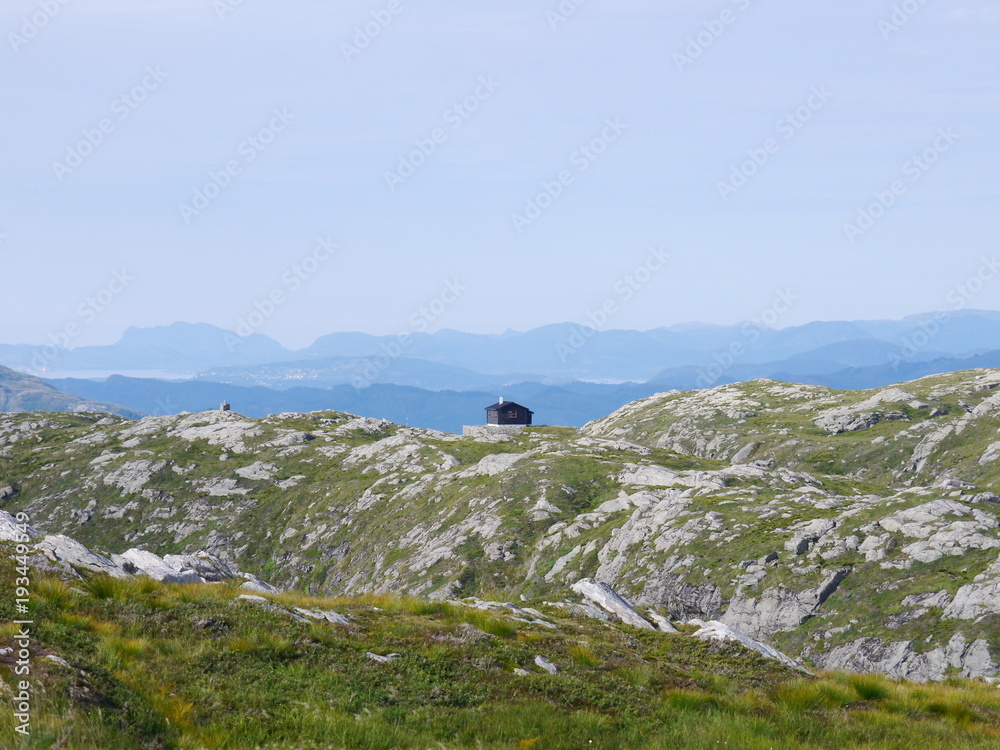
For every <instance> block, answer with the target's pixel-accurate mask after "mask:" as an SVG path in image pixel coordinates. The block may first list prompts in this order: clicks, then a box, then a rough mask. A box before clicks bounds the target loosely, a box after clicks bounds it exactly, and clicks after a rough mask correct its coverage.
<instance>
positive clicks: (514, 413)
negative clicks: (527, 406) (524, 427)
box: [507, 409, 517, 419]
mask: <svg viewBox="0 0 1000 750" xmlns="http://www.w3.org/2000/svg"><path fill="white" fill-rule="evenodd" d="M507 416H509V417H510V418H511V419H517V409H514V410H513V411H511V412H510V413H509V414H508V415H507Z"/></svg>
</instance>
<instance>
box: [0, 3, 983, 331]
mask: <svg viewBox="0 0 1000 750" xmlns="http://www.w3.org/2000/svg"><path fill="white" fill-rule="evenodd" d="M894 8H895V10H894ZM0 31H2V34H3V38H2V39H0V66H2V77H0V87H2V89H0V92H2V101H3V104H4V115H3V117H2V118H0V123H2V124H0V127H2V128H3V132H2V138H0V156H2V161H0V164H2V167H3V171H2V173H0V184H2V200H0V263H2V265H0V268H2V274H3V276H2V287H0V290H2V291H0V341H2V342H6V343H38V342H42V341H45V340H46V338H47V337H48V336H49V335H50V334H52V333H53V332H59V331H64V330H66V327H67V326H75V328H72V330H73V331H74V333H73V336H72V339H73V340H72V343H73V344H75V345H79V344H89V343H107V342H111V341H114V340H116V339H117V338H118V337H119V335H120V334H121V332H122V331H123V330H124V329H125V328H126V327H127V326H129V325H141V326H149V325H160V324H167V323H171V322H173V321H176V320H187V321H192V322H209V323H214V324H216V325H219V326H223V327H226V328H230V329H235V328H237V327H238V326H239V325H240V324H241V321H242V322H243V323H244V325H245V326H249V328H251V329H253V330H256V331H260V332H261V333H266V334H268V335H271V336H274V337H275V338H277V339H279V340H280V341H282V342H283V343H285V344H286V345H290V346H304V345H307V344H309V343H310V342H311V341H312V340H313V339H314V338H315V337H316V336H318V335H321V334H324V333H328V332H332V331H338V330H361V331H369V332H373V333H399V332H402V331H407V330H413V329H415V328H421V327H427V328H431V329H434V328H442V327H444V328H457V329H461V330H467V331H477V332H500V331H503V330H505V329H508V328H515V329H526V328H531V327H535V326H539V325H544V324H547V323H553V322H562V321H571V322H584V321H587V320H588V313H589V312H591V311H593V310H597V309H598V308H600V307H601V306H602V305H606V306H607V309H608V310H609V311H610V314H608V315H607V320H606V321H605V320H604V318H602V317H601V316H597V319H596V320H595V322H596V323H599V324H603V325H606V326H607V327H616V328H641V329H647V328H654V327H658V326H661V325H672V324H676V323H682V322H687V321H693V320H700V321H708V322H719V323H732V322H738V321H741V320H746V319H749V318H752V317H755V316H760V315H761V314H763V313H765V312H767V311H768V310H773V309H775V306H777V308H778V309H780V310H781V313H780V315H771V318H774V319H776V324H777V325H779V326H785V325H791V324H799V323H803V322H807V321H810V320H817V319H857V318H874V317H901V316H903V315H906V314H910V313H915V312H921V311H927V310H935V309H950V308H952V307H954V300H955V299H956V297H955V294H954V291H955V289H956V288H959V287H960V286H961V285H963V284H968V283H969V280H970V279H973V278H974V277H976V276H977V275H978V276H979V277H980V278H982V279H985V280H986V282H985V283H982V284H977V283H975V282H973V288H975V289H976V290H978V289H979V287H982V289H981V291H977V293H975V294H971V295H966V296H962V297H961V298H962V299H963V300H965V299H966V298H967V301H968V304H969V305H970V306H974V307H978V308H998V307H1000V279H998V280H997V281H996V282H993V280H992V276H993V275H995V274H996V273H997V272H996V270H991V269H992V268H993V266H992V264H991V262H990V259H992V258H993V256H994V253H995V252H996V251H997V242H996V240H997V234H998V232H997V230H998V228H1000V212H998V210H997V208H998V200H997V199H998V175H1000V149H998V145H1000V140H998V125H997V124H998V123H1000V95H998V94H1000V91H998V85H997V82H998V73H1000V65H998V63H1000V60H998V58H1000V45H998V44H997V39H998V36H1000V4H998V3H997V2H962V1H958V2H946V1H945V0H936V1H934V0H931V1H927V0H924V2H919V1H918V0H907V1H906V2H901V3H894V2H891V1H890V0H838V1H837V2H832V1H830V2H819V3H815V2H803V1H802V0H713V1H711V2H706V1H704V0H700V1H699V2H694V1H693V0H671V1H667V0H662V1H660V2H654V1H653V0H575V1H574V0H565V1H564V2H562V3H560V2H559V0H540V1H538V2H534V1H533V2H528V1H527V0H502V1H500V0H495V1H494V2H489V1H484V0H479V1H478V2H469V0H434V1H433V2H431V1H430V0H423V1H419V2H418V1H413V0H392V1H389V0H385V1H382V0H379V1H377V2H360V1H359V2H350V3H333V2H328V1H326V0H322V1H321V0H242V2H240V0H141V2H140V1H139V0H4V2H3V4H2V6H0ZM95 144H96V145H95ZM217 186H218V187H217ZM199 193H200V196H201V197H196V195H197V194H199ZM876 194H878V195H879V196H880V198H878V199H877V198H876ZM879 201H880V202H879ZM882 204H886V205H888V208H883V205H882ZM869 209H870V210H869ZM861 211H866V212H867V213H865V214H863V215H859V212H861ZM319 238H330V241H332V242H333V243H336V244H337V247H336V248H335V249H333V250H331V249H329V248H330V247H332V245H330V244H329V241H327V240H324V243H327V244H319V243H318V239H319ZM653 248H662V250H660V251H658V253H654V252H652V249H653ZM668 255H669V257H667V256H668ZM782 295H783V296H782ZM272 296H273V299H271V300H269V299H268V298H269V297H272ZM789 299H791V300H792V303H791V304H788V303H787V300H789ZM258 308H259V309H262V310H263V312H262V313H258V314H257V315H251V313H254V312H255V309H258ZM785 308H788V309H787V311H785V310H784V309H785Z"/></svg>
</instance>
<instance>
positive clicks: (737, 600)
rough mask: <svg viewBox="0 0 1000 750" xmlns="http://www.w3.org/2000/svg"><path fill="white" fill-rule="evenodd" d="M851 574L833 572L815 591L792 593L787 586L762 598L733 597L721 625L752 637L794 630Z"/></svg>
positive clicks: (846, 571)
mask: <svg viewBox="0 0 1000 750" xmlns="http://www.w3.org/2000/svg"><path fill="white" fill-rule="evenodd" d="M849 572H850V571H849V570H848V569H846V568H844V569H841V570H838V571H836V572H835V573H831V574H830V575H828V576H827V577H826V579H825V580H824V581H823V582H822V583H821V584H820V585H819V586H818V587H817V588H815V589H810V590H806V591H793V590H791V589H788V588H785V587H784V586H777V587H775V588H769V589H767V590H766V591H764V593H763V594H761V596H760V597H759V598H746V597H743V596H742V595H739V594H738V595H737V596H735V597H733V599H732V601H731V602H730V604H729V608H728V609H727V610H726V614H725V615H723V617H722V622H724V623H726V624H727V625H731V626H732V627H734V628H736V629H737V630H740V631H741V632H744V633H746V634H747V635H749V636H751V637H753V638H766V637H768V636H771V635H774V634H775V633H780V632H786V631H790V630H794V629H795V628H797V627H798V626H799V625H801V624H802V623H804V622H805V621H806V620H808V619H809V618H811V617H813V616H815V615H816V613H817V612H818V610H819V608H820V607H821V606H822V605H823V603H824V602H825V601H826V600H827V599H828V598H829V597H830V595H831V594H833V592H834V591H836V590H837V587H838V586H840V584H841V582H842V581H843V580H844V579H845V578H846V577H847V575H848V573H849Z"/></svg>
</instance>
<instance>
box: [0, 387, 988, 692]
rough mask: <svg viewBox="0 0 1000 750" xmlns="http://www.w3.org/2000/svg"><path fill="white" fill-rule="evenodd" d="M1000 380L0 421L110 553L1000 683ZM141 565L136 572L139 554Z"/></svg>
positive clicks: (13, 471)
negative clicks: (559, 414)
mask: <svg viewBox="0 0 1000 750" xmlns="http://www.w3.org/2000/svg"><path fill="white" fill-rule="evenodd" d="M998 408H1000V371H989V370H978V371H968V372H963V373H954V374H950V375H942V376H933V377H928V378H924V379H922V380H919V381H914V382H911V383H906V384H901V385H898V386H894V387H890V388H886V389H883V390H879V391H864V392H839V391H832V390H830V389H827V388H822V387H816V386H802V385H789V384H785V383H778V382H774V381H754V382H750V383H744V384H737V385H729V386H722V387H719V388H715V389H712V390H708V391H700V392H689V393H682V392H670V393H664V394H658V395H656V396H653V397H651V398H648V399H645V400H642V401H639V402H636V403H633V404H630V405H629V406H627V407H625V408H623V409H621V410H620V411H618V412H616V413H615V414H612V415H611V416H609V417H607V418H605V419H602V420H599V421H597V422H592V423H590V424H588V425H587V426H586V427H585V428H584V429H583V430H581V431H577V430H573V429H569V428H555V427H536V428H531V429H529V430H527V431H525V432H524V433H523V434H522V435H519V436H495V437H492V438H491V437H480V438H462V437H458V436H456V435H452V434H448V433H441V432H433V431H426V430H417V429H410V428H404V427H401V426H398V425H394V424H390V423H387V422H383V421H378V420H372V419H365V418H358V417H354V416H351V415H347V414H340V413H334V412H316V413H310V414H283V415H275V416H271V417H268V418H266V419H260V420H251V419H247V418H244V417H242V416H240V415H238V414H234V413H225V412H205V413H201V414H181V415H176V416H168V417H150V418H146V419H143V420H141V421H138V422H134V421H129V420H126V419H123V418H119V417H114V416H107V415H92V414H46V415H40V414H23V415H4V416H2V417H0V502H2V506H0V507H2V508H3V509H4V510H7V511H9V512H12V513H13V512H18V511H23V512H25V513H26V514H27V515H28V516H29V517H30V519H31V523H32V524H33V526H34V527H36V528H37V529H38V530H39V531H40V532H42V533H44V534H47V535H59V534H63V535H66V536H67V537H71V538H73V539H76V540H79V541H80V542H81V543H82V544H85V545H87V547H89V548H91V549H93V550H94V551H95V552H97V553H100V554H102V555H103V556H104V557H105V558H106V559H109V560H111V559H112V558H111V557H110V554H111V553H112V552H116V551H119V550H122V549H124V548H126V547H133V548H136V549H137V550H140V551H148V552H153V553H156V554H157V555H159V556H162V557H163V559H167V558H166V557H165V556H167V555H177V556H183V555H191V554H194V553H196V552H199V551H204V552H205V553H207V554H208V555H211V556H214V558H217V559H218V561H219V562H220V563H221V564H223V565H226V566H231V567H232V568H234V569H239V570H243V571H246V572H247V573H249V574H253V575H255V576H258V577H259V578H260V579H263V580H264V581H267V582H269V583H271V584H273V585H275V586H278V587H281V588H289V589H291V588H295V589H303V590H308V591H310V592H312V593H315V594H335V595H341V594H350V595H359V594H370V593H385V592H394V593H401V594H407V595H412V596H420V597H424V598H432V599H439V600H450V599H457V598H462V597H469V596H476V597H480V598H482V599H489V600H495V601H506V602H511V601H513V602H519V601H521V597H524V599H526V600H528V601H530V602H532V603H534V602H546V601H549V602H561V601H567V600H572V601H574V602H579V601H580V599H581V597H580V594H579V592H574V591H573V589H572V587H573V586H574V584H577V585H579V584H580V582H581V581H584V580H586V579H594V580H595V581H596V582H600V583H604V584H607V585H609V586H611V587H612V588H613V589H614V590H615V591H617V592H618V593H619V594H621V595H622V596H623V597H625V598H626V599H627V600H628V601H629V602H631V604H632V605H634V606H635V608H636V609H637V610H638V611H639V612H641V613H643V617H644V618H645V619H648V620H649V621H651V622H656V623H658V622H659V621H661V620H662V621H663V622H665V623H667V624H669V622H673V623H674V624H678V623H685V622H689V621H692V620H701V621H713V620H714V621H719V622H720V623H721V624H722V625H724V626H728V627H729V628H733V629H735V630H736V631H739V632H740V633H742V634H744V635H745V636H747V637H750V638H753V639H757V640H759V641H765V642H767V643H769V644H771V645H772V646H774V647H776V648H777V649H779V650H780V651H782V652H784V653H786V654H788V655H790V656H791V657H794V658H795V659H797V660H799V661H801V662H802V663H803V664H805V665H806V666H807V667H810V668H817V669H827V670H828V669H839V668H843V669H849V670H858V671H876V672H882V673H885V674H887V675H890V676H893V677H905V678H909V679H913V680H920V681H923V680H940V679H943V678H946V677H949V676H952V675H956V676H965V677H985V678H995V677H1000V666H998V663H997V661H998V659H1000V651H998V649H1000V630H998V623H1000V619H998V616H1000V521H998V518H997V516H998V511H1000V506H998V503H1000V497H998V496H997V495H996V494H994V493H995V492H996V491H997V490H998V486H1000V463H998V459H1000V419H998V414H997V410H998ZM134 556H135V555H133V557H134Z"/></svg>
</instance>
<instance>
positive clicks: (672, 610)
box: [636, 572, 722, 621]
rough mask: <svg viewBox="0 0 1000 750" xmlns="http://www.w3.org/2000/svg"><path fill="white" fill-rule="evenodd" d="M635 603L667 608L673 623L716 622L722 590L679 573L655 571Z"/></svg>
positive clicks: (719, 611) (720, 610)
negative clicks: (700, 583) (713, 620)
mask: <svg viewBox="0 0 1000 750" xmlns="http://www.w3.org/2000/svg"><path fill="white" fill-rule="evenodd" d="M636 603H637V604H638V605H639V606H642V607H657V608H659V609H665V610H666V611H667V612H668V613H669V615H670V619H671V620H679V621H686V620H690V619H691V618H693V617H697V618H701V619H705V618H707V619H716V618H717V617H718V616H719V615H721V614H722V591H721V590H720V589H719V587H718V586H714V585H713V584H710V583H706V584H702V585H695V584H691V583H688V582H687V581H685V580H684V579H683V578H682V577H681V576H679V575H676V574H672V573H668V574H662V573H658V572H653V573H652V575H650V577H649V579H648V580H647V581H646V586H645V588H644V589H643V592H642V595H641V596H640V597H639V598H638V599H637V602H636Z"/></svg>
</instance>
